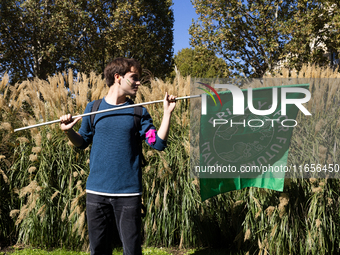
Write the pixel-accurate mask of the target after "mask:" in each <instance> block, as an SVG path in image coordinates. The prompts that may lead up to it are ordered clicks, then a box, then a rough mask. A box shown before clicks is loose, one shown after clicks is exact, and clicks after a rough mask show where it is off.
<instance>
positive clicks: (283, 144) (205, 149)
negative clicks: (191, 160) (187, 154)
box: [194, 84, 309, 200]
mask: <svg viewBox="0 0 340 255" xmlns="http://www.w3.org/2000/svg"><path fill="white" fill-rule="evenodd" d="M308 87H309V85H308V84H302V85H290V86H280V87H267V88H258V89H250V90H251V91H250V92H252V93H251V94H249V93H250V92H249V91H248V90H242V94H243V100H244V109H237V110H238V114H237V115H235V114H234V112H235V110H236V109H233V107H235V105H234V103H235V102H234V100H241V102H242V94H241V95H240V94H239V95H238V97H236V98H233V94H232V93H230V91H223V92H219V93H218V95H219V97H220V98H219V100H215V99H213V98H212V97H211V96H209V95H205V99H206V100H205V101H204V100H202V105H203V104H205V105H204V107H206V109H205V110H204V113H203V111H202V115H201V120H200V143H199V146H200V165H199V166H195V170H194V171H195V174H197V175H198V176H199V178H200V191H201V198H202V200H205V199H207V198H210V197H213V196H215V195H218V194H221V193H224V192H228V191H232V190H239V189H242V188H246V187H259V188H267V189H272V190H277V191H283V185H284V177H285V172H286V171H288V168H289V166H287V157H288V148H289V144H290V138H291V135H292V131H293V128H294V126H296V125H298V123H297V121H296V116H297V113H298V111H299V108H298V107H297V105H298V104H296V105H295V104H294V103H293V102H294V100H296V102H299V99H300V102H301V99H303V98H305V95H304V94H303V93H299V92H291V91H298V90H299V88H303V89H306V90H308ZM210 88H211V87H210ZM291 88H293V89H291ZM294 88H297V89H295V90H294ZM274 91H275V93H274ZM282 91H285V93H283V92H282ZM287 91H288V92H290V93H288V92H287ZM281 95H283V100H281ZM215 97H216V96H215ZM248 97H249V99H250V101H249V102H248ZM286 99H287V100H286ZM203 101H204V102H203ZM282 101H284V102H282ZM217 102H221V103H220V104H218V103H217ZM236 102H237V103H240V101H236ZM282 103H284V107H285V109H286V112H285V114H283V113H284V110H283V109H281V104H282ZM249 104H252V105H249ZM275 104H276V105H275ZM238 106H240V104H238ZM202 107H203V106H202ZM302 107H303V106H302V105H301V104H300V108H302ZM238 108H239V107H238ZM202 109H203V108H202ZM240 110H241V113H240ZM242 110H243V112H242ZM265 110H267V112H264V111H265ZM266 113H269V114H266ZM262 114H266V115H262Z"/></svg>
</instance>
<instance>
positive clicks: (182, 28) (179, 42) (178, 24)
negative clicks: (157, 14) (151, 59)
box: [172, 0, 198, 55]
mask: <svg viewBox="0 0 340 255" xmlns="http://www.w3.org/2000/svg"><path fill="white" fill-rule="evenodd" d="M172 2H173V5H172V9H173V11H174V17H175V23H174V55H175V54H177V53H178V51H180V50H181V49H183V48H191V47H190V44H189V38H190V35H189V27H190V25H191V24H192V19H194V20H197V19H198V15H197V14H196V12H195V8H194V7H193V5H192V3H191V1H190V0H172Z"/></svg>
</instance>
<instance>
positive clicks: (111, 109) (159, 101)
mask: <svg viewBox="0 0 340 255" xmlns="http://www.w3.org/2000/svg"><path fill="white" fill-rule="evenodd" d="M196 97H201V95H193V96H184V97H177V98H175V101H177V100H182V99H189V98H196ZM162 102H164V100H163V99H162V100H156V101H151V102H145V103H139V104H131V105H126V106H121V107H116V108H110V109H105V110H100V111H95V112H89V113H84V114H81V115H77V116H72V118H73V119H75V118H78V117H85V116H89V115H93V114H97V113H104V112H110V111H116V110H121V109H126V108H131V107H136V106H142V105H148V104H156V103H162ZM58 122H60V120H52V121H48V122H44V123H39V124H36V125H32V126H27V127H22V128H17V129H14V132H17V131H22V130H25V129H30V128H36V127H41V126H45V125H50V124H54V123H58Z"/></svg>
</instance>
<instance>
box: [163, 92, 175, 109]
mask: <svg viewBox="0 0 340 255" xmlns="http://www.w3.org/2000/svg"><path fill="white" fill-rule="evenodd" d="M175 98H176V96H173V95H168V92H165V97H164V103H163V106H164V114H166V113H167V114H171V113H172V111H173V110H174V109H175V106H176V101H175Z"/></svg>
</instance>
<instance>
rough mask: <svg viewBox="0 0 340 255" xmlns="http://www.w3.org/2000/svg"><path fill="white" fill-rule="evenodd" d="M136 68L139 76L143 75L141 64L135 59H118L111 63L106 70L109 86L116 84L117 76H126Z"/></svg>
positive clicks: (105, 74)
mask: <svg viewBox="0 0 340 255" xmlns="http://www.w3.org/2000/svg"><path fill="white" fill-rule="evenodd" d="M132 67H133V68H134V69H135V70H136V71H137V72H138V75H139V76H140V75H141V74H142V68H141V66H140V63H139V62H138V61H137V60H135V59H133V58H116V59H114V60H113V61H111V62H110V63H109V64H108V65H107V66H106V67H105V70H104V76H105V80H106V84H107V86H109V87H111V86H112V85H113V84H114V82H115V74H119V75H121V76H124V75H125V74H126V73H127V72H130V71H131V68H132Z"/></svg>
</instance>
